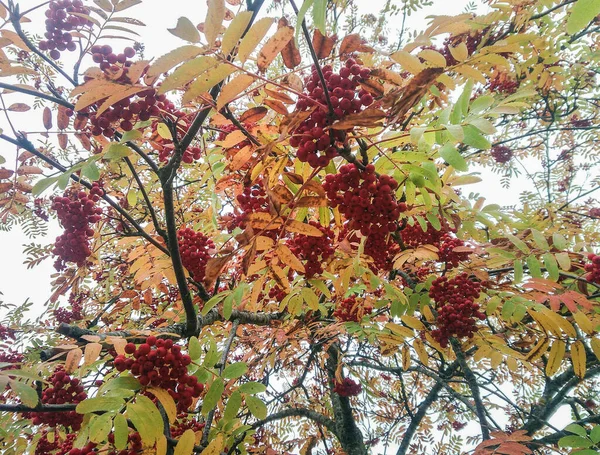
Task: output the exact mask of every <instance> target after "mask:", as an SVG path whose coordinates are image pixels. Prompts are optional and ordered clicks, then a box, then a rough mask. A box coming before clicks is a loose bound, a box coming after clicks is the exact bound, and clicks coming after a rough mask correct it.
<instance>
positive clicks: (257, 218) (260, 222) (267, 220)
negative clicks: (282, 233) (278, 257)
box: [246, 212, 320, 232]
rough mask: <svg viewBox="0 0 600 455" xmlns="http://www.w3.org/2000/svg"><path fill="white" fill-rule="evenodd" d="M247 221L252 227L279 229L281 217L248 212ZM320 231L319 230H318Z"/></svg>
mask: <svg viewBox="0 0 600 455" xmlns="http://www.w3.org/2000/svg"><path fill="white" fill-rule="evenodd" d="M246 219H247V220H248V223H250V226H252V228H253V229H255V230H256V229H258V230H263V229H267V230H270V229H279V228H280V227H281V218H279V217H273V215H271V214H269V213H264V212H255V213H249V214H248V216H247V218H246ZM319 232H320V231H319Z"/></svg>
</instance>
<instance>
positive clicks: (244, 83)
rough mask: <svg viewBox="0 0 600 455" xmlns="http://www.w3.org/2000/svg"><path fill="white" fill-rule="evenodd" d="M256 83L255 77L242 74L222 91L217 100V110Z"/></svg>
mask: <svg viewBox="0 0 600 455" xmlns="http://www.w3.org/2000/svg"><path fill="white" fill-rule="evenodd" d="M252 82H254V76H251V75H250V74H240V75H238V76H236V77H234V78H233V79H232V80H231V81H230V82H228V83H227V84H226V85H225V86H224V87H223V88H222V89H221V93H220V95H219V98H218V99H217V110H220V109H221V108H222V107H223V106H225V105H226V104H227V103H229V102H230V101H231V100H233V99H234V98H235V97H236V96H238V95H239V94H240V93H242V92H243V91H244V90H246V89H247V88H248V87H250V85H251V84H252Z"/></svg>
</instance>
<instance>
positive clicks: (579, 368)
mask: <svg viewBox="0 0 600 455" xmlns="http://www.w3.org/2000/svg"><path fill="white" fill-rule="evenodd" d="M571 363H573V371H574V372H575V374H576V375H577V376H578V377H580V378H581V379H583V378H584V376H585V348H584V346H583V342H582V341H580V340H577V341H576V342H574V343H573V344H572V345H571Z"/></svg>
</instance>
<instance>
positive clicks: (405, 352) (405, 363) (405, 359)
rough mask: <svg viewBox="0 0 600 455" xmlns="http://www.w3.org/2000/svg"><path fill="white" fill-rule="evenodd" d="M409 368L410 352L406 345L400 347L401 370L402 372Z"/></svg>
mask: <svg viewBox="0 0 600 455" xmlns="http://www.w3.org/2000/svg"><path fill="white" fill-rule="evenodd" d="M409 368H410V350H409V349H408V346H407V345H403V346H402V369H403V370H404V371H406V370H408V369H409Z"/></svg>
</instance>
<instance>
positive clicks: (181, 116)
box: [150, 111, 202, 164]
mask: <svg viewBox="0 0 600 455" xmlns="http://www.w3.org/2000/svg"><path fill="white" fill-rule="evenodd" d="M170 114H171V115H172V117H173V118H174V119H176V122H177V131H178V132H181V135H182V136H183V135H184V134H185V133H186V132H187V131H188V130H189V128H190V126H191V124H192V121H193V120H194V115H193V114H185V113H183V112H181V111H174V112H170ZM159 124H160V121H159V120H158V119H157V120H155V121H153V122H152V136H151V139H150V140H151V141H152V147H153V148H154V150H156V151H158V160H159V161H161V162H163V163H166V162H167V161H169V158H170V156H171V155H172V154H173V151H174V150H175V143H174V142H173V139H167V138H164V137H162V136H161V135H160V134H159V132H158V125H159ZM201 156H202V149H201V148H200V147H198V146H196V145H194V146H191V145H190V146H189V147H188V148H187V149H186V150H185V152H183V156H182V158H181V161H183V162H184V163H187V164H191V163H193V162H194V160H199V159H200V157H201Z"/></svg>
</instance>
